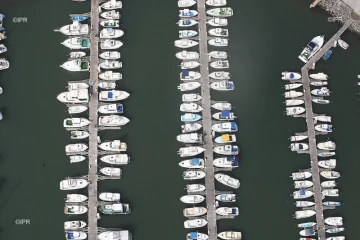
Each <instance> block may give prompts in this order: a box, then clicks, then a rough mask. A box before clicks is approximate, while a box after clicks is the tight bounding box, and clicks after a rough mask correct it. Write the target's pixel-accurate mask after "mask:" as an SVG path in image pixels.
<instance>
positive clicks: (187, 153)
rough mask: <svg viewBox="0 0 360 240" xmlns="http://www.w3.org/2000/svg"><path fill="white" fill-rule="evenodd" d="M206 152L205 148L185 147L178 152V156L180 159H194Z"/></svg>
mask: <svg viewBox="0 0 360 240" xmlns="http://www.w3.org/2000/svg"><path fill="white" fill-rule="evenodd" d="M204 151H205V148H203V147H194V146H192V147H183V148H180V149H179V151H178V154H179V155H180V157H192V156H196V155H199V154H201V153H202V152H204Z"/></svg>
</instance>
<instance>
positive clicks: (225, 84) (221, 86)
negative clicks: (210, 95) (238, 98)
mask: <svg viewBox="0 0 360 240" xmlns="http://www.w3.org/2000/svg"><path fill="white" fill-rule="evenodd" d="M210 87H211V88H212V89H214V90H218V91H230V90H234V89H235V85H234V82H233V81H228V80H223V81H219V82H213V83H211V84H210Z"/></svg>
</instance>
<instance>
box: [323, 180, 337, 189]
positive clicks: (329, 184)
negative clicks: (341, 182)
mask: <svg viewBox="0 0 360 240" xmlns="http://www.w3.org/2000/svg"><path fill="white" fill-rule="evenodd" d="M321 187H323V188H333V187H336V182H335V181H334V180H332V181H324V182H322V183H321Z"/></svg>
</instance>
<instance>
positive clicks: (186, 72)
mask: <svg viewBox="0 0 360 240" xmlns="http://www.w3.org/2000/svg"><path fill="white" fill-rule="evenodd" d="M181 75H182V76H183V77H187V76H189V71H182V72H181Z"/></svg>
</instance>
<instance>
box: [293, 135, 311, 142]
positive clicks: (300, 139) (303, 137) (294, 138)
mask: <svg viewBox="0 0 360 240" xmlns="http://www.w3.org/2000/svg"><path fill="white" fill-rule="evenodd" d="M307 138H308V136H307V135H306V136H304V135H301V136H291V137H290V140H291V141H292V142H296V141H302V140H304V139H307Z"/></svg>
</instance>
